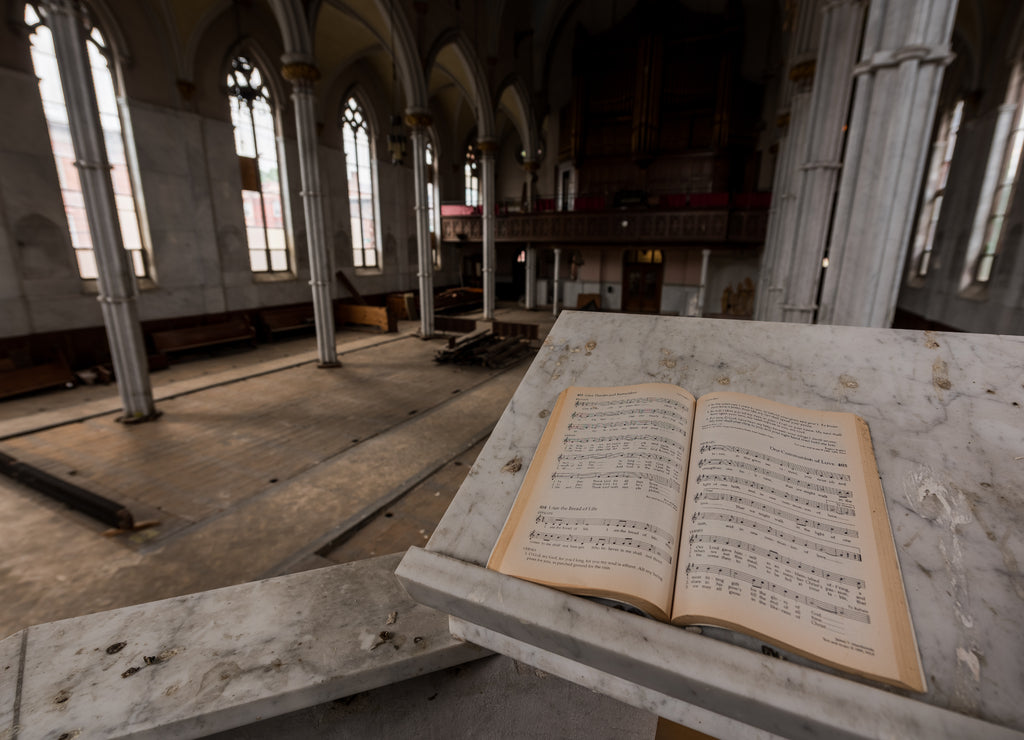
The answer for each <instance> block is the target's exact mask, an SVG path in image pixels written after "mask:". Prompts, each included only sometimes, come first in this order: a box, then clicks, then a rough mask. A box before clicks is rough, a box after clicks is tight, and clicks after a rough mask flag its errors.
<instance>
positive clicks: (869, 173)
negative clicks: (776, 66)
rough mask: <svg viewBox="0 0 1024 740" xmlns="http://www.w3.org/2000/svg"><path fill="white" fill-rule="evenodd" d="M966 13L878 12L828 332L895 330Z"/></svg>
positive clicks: (835, 243) (861, 69) (825, 298)
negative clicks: (837, 328)
mask: <svg viewBox="0 0 1024 740" xmlns="http://www.w3.org/2000/svg"><path fill="white" fill-rule="evenodd" d="M956 6H957V3H956V0H900V1H899V2H896V0H885V1H876V2H872V3H871V6H870V9H869V11H868V20H867V25H866V27H865V31H864V41H863V45H862V51H861V61H860V63H859V64H858V65H857V66H856V68H855V69H854V74H855V76H856V86H855V89H854V97H853V109H852V113H851V115H850V123H849V134H848V140H847V144H846V155H845V161H844V165H843V173H842V177H841V179H840V184H839V194H838V197H837V199H836V207H835V217H834V221H833V225H832V234H831V240H830V244H829V263H830V264H829V268H828V270H827V271H826V274H825V280H824V283H823V285H822V290H821V307H820V309H819V313H818V321H819V323H823V324H850V325H855V326H874V327H883V326H890V325H891V324H892V318H893V314H894V312H895V309H896V299H897V296H898V293H899V287H900V280H901V278H902V275H903V266H904V262H905V259H906V254H907V249H908V245H909V243H910V238H911V235H912V233H913V227H914V212H915V205H916V203H917V197H918V194H919V191H920V188H921V181H922V177H923V171H924V165H925V161H926V159H927V155H928V146H929V131H930V129H931V125H932V121H933V120H934V117H935V109H936V105H937V104H938V95H939V87H940V85H941V83H942V73H943V71H944V69H945V66H946V65H947V64H948V63H949V61H950V59H951V54H950V39H951V35H952V29H953V21H954V18H955V16H956Z"/></svg>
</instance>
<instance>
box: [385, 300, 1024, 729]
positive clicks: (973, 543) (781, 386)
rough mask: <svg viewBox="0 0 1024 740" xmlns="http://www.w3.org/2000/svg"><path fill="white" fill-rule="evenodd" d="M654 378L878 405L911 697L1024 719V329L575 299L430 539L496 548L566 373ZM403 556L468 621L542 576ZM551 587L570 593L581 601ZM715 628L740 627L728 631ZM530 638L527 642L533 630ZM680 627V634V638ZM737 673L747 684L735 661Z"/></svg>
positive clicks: (584, 378) (587, 378) (471, 559)
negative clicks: (592, 306)
mask: <svg viewBox="0 0 1024 740" xmlns="http://www.w3.org/2000/svg"><path fill="white" fill-rule="evenodd" d="M648 381H663V382H670V383H676V384H678V385H681V386H683V387H685V388H687V389H688V390H690V391H691V392H693V393H694V394H695V395H698V396H699V395H702V394H704V393H708V392H710V391H714V390H723V389H728V390H732V391H740V392H745V393H752V394H755V395H759V396H764V397H767V398H774V399H776V400H779V401H782V402H785V403H792V404H796V405H801V406H806V407H810V408H818V409H827V410H842V411H853V412H855V413H857V414H859V415H861V416H862V417H863V418H865V419H866V420H867V422H868V424H869V426H870V429H871V434H872V439H873V442H874V445H875V451H876V455H877V458H878V465H879V472H880V473H881V476H882V483H883V488H884V490H885V494H886V500H887V503H888V507H889V516H890V519H891V521H892V525H893V532H894V539H895V542H896V546H897V551H898V553H899V557H900V563H901V567H902V571H903V577H904V579H905V583H906V588H907V596H908V599H909V603H910V609H911V615H912V618H913V622H914V626H915V629H916V631H917V636H918V641H919V646H920V650H921V656H922V660H923V663H924V670H925V675H926V677H927V681H928V688H929V690H928V693H927V694H924V695H921V696H917V695H915V696H914V698H911V699H908V700H907V701H908V702H909V704H907V706H910V705H921V706H924V705H932V706H935V707H941V708H943V709H948V710H950V711H951V712H955V713H957V714H958V715H962V716H965V717H975V718H979V719H981V720H984V721H985V722H989V723H992V725H994V726H1000V727H1004V728H1012V729H1014V730H1017V731H1024V702H1022V701H1021V698H1022V697H1024V660H1022V656H1024V633H1022V632H1021V630H1020V626H1019V620H1020V617H1021V616H1022V615H1024V575H1022V573H1021V569H1020V564H1021V563H1022V562H1024V338H1021V337H996V336H990V335H972V334H943V333H932V332H911V331H897V330H876V329H858V328H851V327H829V326H803V325H790V324H770V323H763V322H734V321H722V320H710V319H690V318H676V317H644V316H629V315H616V314H600V313H582V312H567V313H563V314H562V316H561V317H560V318H559V320H558V322H557V323H556V324H555V326H554V328H553V329H552V331H551V333H550V334H549V335H548V338H547V340H546V342H545V343H544V346H543V347H542V348H541V351H540V352H539V353H538V355H537V358H536V359H535V361H534V363H533V365H532V367H531V368H530V370H529V372H528V373H527V375H526V377H525V378H524V380H523V382H522V384H521V386H520V388H519V390H518V391H517V392H516V394H515V396H514V397H513V399H512V401H511V403H510V404H509V407H508V409H507V410H506V412H505V414H504V415H503V416H502V418H501V420H500V421H499V423H498V425H497V427H496V428H495V431H494V433H493V434H492V436H491V438H490V440H489V442H488V444H487V445H486V446H485V448H484V450H483V452H482V453H481V455H480V457H479V459H478V460H477V463H476V464H475V465H474V467H473V469H472V471H471V473H470V475H469V477H468V478H467V480H466V482H465V484H464V485H463V487H462V489H461V490H460V492H459V494H458V496H456V498H455V500H454V501H453V503H452V505H451V507H450V508H449V510H448V512H447V514H446V516H445V518H444V519H443V520H442V522H441V524H440V526H439V527H438V528H437V530H436V531H435V533H434V536H433V537H432V538H431V540H430V542H429V543H428V544H427V550H428V551H429V553H437V554H439V555H444V556H448V557H451V558H454V559H455V560H457V561H462V562H463V563H468V564H472V565H475V566H482V565H483V564H484V563H485V562H486V560H487V557H488V555H489V554H490V550H491V548H492V546H493V544H494V542H495V540H496V539H497V535H498V532H499V530H500V528H501V526H502V524H503V523H504V520H505V517H506V515H507V513H508V510H509V508H510V507H511V505H512V501H513V500H514V498H515V495H516V493H517V491H518V488H519V485H520V483H521V482H522V478H523V476H524V474H525V471H526V467H527V465H528V463H529V461H530V459H531V457H532V454H533V452H534V449H535V447H536V444H537V441H538V440H539V438H540V434H541V432H542V431H543V428H544V425H545V423H546V417H547V414H548V411H549V410H550V409H551V407H552V405H553V403H554V400H555V398H556V396H557V395H558V393H559V392H560V391H561V390H562V389H564V388H565V387H567V386H569V385H596V386H599V385H618V384H626V383H638V382H648ZM516 457H520V458H521V459H522V461H523V466H522V468H521V469H520V470H519V471H518V472H516V473H511V472H507V471H508V468H506V467H505V466H506V463H507V462H508V461H509V460H511V459H514V458H516ZM513 467H514V466H513ZM415 562H418V563H420V564H421V565H423V564H424V561H415ZM407 564H408V565H409V566H410V567H406V566H403V567H402V568H400V570H399V575H400V577H404V578H406V579H408V580H409V581H410V582H413V581H419V585H421V586H423V587H424V588H425V590H426V591H429V592H432V593H433V594H434V596H432V597H431V598H429V599H428V600H427V603H430V604H431V605H433V606H435V607H437V608H441V609H445V610H447V611H450V612H451V613H453V614H456V615H457V616H459V617H461V618H464V619H465V620H466V621H468V622H474V620H473V618H472V617H470V616H467V615H466V614H465V613H462V612H464V611H465V610H471V609H472V608H476V607H477V606H479V605H480V604H483V603H487V602H490V603H491V604H495V603H497V604H504V605H505V606H509V605H511V604H518V603H521V601H522V600H524V599H531V598H535V592H534V591H532V590H530V591H529V592H525V591H521V590H520V588H519V587H520V586H524V587H525V586H527V585H529V584H523V583H519V582H515V583H513V584H508V583H504V582H502V583H501V585H500V587H499V586H497V585H496V583H497V582H495V581H493V580H492V579H487V578H486V577H485V576H486V575H491V574H486V573H482V574H480V577H479V578H473V579H468V577H467V578H463V579H462V580H461V581H459V580H457V581H455V582H452V583H450V584H448V586H450V589H448V591H447V594H445V588H442V587H440V586H438V584H432V583H429V580H430V578H432V577H434V575H436V569H434V566H433V565H430V566H426V565H424V567H423V571H424V573H422V574H421V573H417V572H416V567H415V564H414V561H407ZM421 575H422V576H423V577H422V578H421V577H420V576H421ZM470 583H472V586H470ZM410 587H411V588H415V586H410ZM417 595H419V594H417ZM555 598H556V600H557V603H558V604H559V605H560V608H564V609H577V608H578V607H579V605H580V604H582V603H584V602H583V601H582V600H580V599H577V598H575V597H570V596H565V595H561V594H557V595H556V597H555ZM503 609H504V607H502V606H498V607H496V608H494V609H489V610H488V611H487V614H486V618H484V617H481V621H478V622H476V624H478V625H480V626H482V627H484V628H487V629H490V630H493V631H495V632H499V633H500V632H502V630H503V629H507V628H508V619H507V614H506V613H504V612H503ZM611 618H613V619H617V620H626V619H630V617H628V616H627V615H624V614H622V615H620V614H614V615H613V617H611ZM531 620H532V622H534V623H535V624H534V627H536V628H537V629H539V630H540V631H542V632H543V631H544V630H547V631H548V634H550V635H551V637H552V640H551V643H550V644H547V645H546V646H545V649H546V650H548V651H550V652H554V653H557V654H560V655H563V656H566V657H571V658H573V659H575V660H578V661H580V662H581V663H583V664H587V665H591V664H592V657H593V656H592V655H590V654H589V652H587V651H584V652H583V653H582V654H571V653H572V651H575V650H578V649H580V643H579V642H577V641H575V640H571V639H564V640H562V639H559V638H557V636H556V634H557V631H558V630H557V627H556V620H555V616H554V615H551V614H548V613H547V612H544V611H542V610H540V609H534V610H531ZM553 620H554V621H553ZM574 628H575V629H577V630H581V631H582V633H583V634H578V636H579V637H580V639H583V640H585V641H586V643H587V644H593V645H602V644H603V642H602V640H604V639H610V636H609V635H604V636H602V635H598V634H593V633H590V632H588V631H587V630H588V629H589V623H585V624H583V625H582V626H580V625H576V626H575V627H574ZM645 629H646V628H645ZM650 629H653V630H654V631H655V632H656V633H657V634H659V635H660V633H661V631H663V630H667V631H668V632H667V633H666V635H665V636H663V637H659V639H660V640H662V644H663V645H664V646H665V649H666V650H669V651H670V654H672V655H673V656H674V657H675V658H676V659H677V660H683V659H684V658H685V655H686V654H687V651H689V650H691V645H692V644H694V643H693V641H692V640H690V639H689V638H688V637H683V635H684V634H685V633H684V632H683V631H681V630H678V629H677V628H671V627H665V626H663V625H655V624H652V625H650ZM634 630H635V627H634V625H633V624H632V623H630V627H629V629H625V628H622V629H620V630H619V631H618V632H617V633H615V634H614V640H613V642H612V645H613V647H611V648H608V650H611V651H612V652H613V653H614V654H615V655H617V656H619V657H621V658H622V659H623V660H626V661H628V660H629V656H631V655H634V654H635V653H636V650H637V649H638V648H639V647H640V640H639V638H637V637H636V636H635V635H634V634H633V632H634ZM529 632H530V633H531V634H532V629H531V630H530V631H529ZM711 632H712V633H713V634H714V635H715V636H718V637H723V638H725V639H733V638H732V637H731V633H724V631H721V630H714V631H711ZM505 634H509V633H508V632H506V633H505ZM669 634H674V635H676V637H675V638H671V637H669V636H668V635H669ZM511 636H513V637H516V635H511ZM704 637H705V636H704V635H702V636H700V638H699V639H704ZM518 639H521V640H523V641H524V642H530V637H529V635H524V636H519V637H518ZM673 639H675V640H680V641H681V642H680V643H679V645H678V646H676V647H674V648H673V647H672V645H673V644H674V643H673ZM682 641H685V643H684V642H682ZM735 641H737V642H741V643H742V642H746V643H747V644H749V641H744V640H740V639H736V640H735ZM705 642H709V644H711V645H719V644H720V643H718V642H712V641H707V640H705ZM534 644H536V643H534ZM684 644H685V646H684ZM755 647H757V646H756V645H755ZM723 649H724V647H723ZM753 655H754V656H755V657H756V659H757V660H756V665H757V666H758V670H761V671H771V670H772V669H771V668H770V666H771V665H772V664H773V662H776V661H774V660H773V659H769V658H766V657H764V656H761V655H760V653H753ZM524 659H525V658H524ZM808 665H811V664H808ZM791 668H793V669H797V670H798V671H800V672H801V673H799V675H800V676H803V677H804V678H802V679H801V681H802V684H803V685H811V684H812V683H814V682H816V681H819V680H822V679H824V678H825V677H826V676H827V673H826V672H825V671H823V670H819V669H817V668H815V667H803V666H795V665H790V666H787V668H786V670H789V669H791ZM610 672H611V673H613V674H615V675H622V674H621V672H618V671H617V670H612V671H610ZM767 675H772V674H771V673H769V674H767ZM636 678H639V677H634V680H636ZM662 679H663V680H664V681H666V682H667V684H666V685H671V686H677V687H681V688H680V689H679V691H685V690H688V689H686V687H687V686H689V685H691V684H692V682H693V680H695V679H694V678H693V676H692V675H683V672H680V673H678V674H677V673H674V672H671V671H670V672H669V674H666V675H662V676H660V678H659V681H660V680H662ZM595 680H596V679H595ZM645 680H646V679H645ZM730 680H735V682H736V686H742V685H743V684H744V676H743V675H740V674H739V673H737V674H735V675H732V678H731V679H730ZM650 683H651V682H650V681H648V682H647V685H648V686H650ZM827 685H829V686H832V687H834V690H835V695H834V696H833V697H832V699H833V700H834V701H835V703H836V705H837V706H841V707H844V713H843V715H842V716H841V717H840V718H838V719H837V720H836V722H837V725H842V724H844V723H846V724H849V726H855V725H856V722H855V720H856V719H857V718H858V717H859V716H860V715H862V714H863V707H861V706H859V705H854V704H850V703H849V702H847V701H846V700H845V698H844V692H847V691H849V690H850V687H851V686H855V683H854V681H853V680H852V679H847V678H843V679H837V680H836V681H830V682H829V683H828V684H827ZM656 686H657V687H659V688H661V690H662V691H665V693H668V694H670V695H673V696H676V697H677V698H679V694H678V693H673V692H672V691H667V690H666V689H665V688H663V687H661V684H660V683H658V684H656ZM595 688H596V687H595ZM865 688H866V687H865ZM723 690H726V689H723ZM858 690H859V688H858ZM870 691H871V692H873V693H872V694H870V696H877V697H884V696H895V695H896V694H895V692H892V691H890V690H881V689H874V688H872V689H870ZM795 695H797V696H799V692H796V694H795ZM733 699H734V700H735V701H733V702H732V703H729V702H727V703H726V706H725V707H724V708H722V710H721V712H722V713H723V714H726V715H727V716H731V717H736V713H737V712H739V713H744V710H743V706H745V703H746V702H747V701H748V700H747V699H745V698H744V696H743V694H742V693H741V692H738V691H737V692H736V693H735V694H734V695H733ZM879 700H880V699H879ZM703 701H704V697H702V696H697V697H696V700H694V701H693V703H695V704H698V705H699V706H706V703H702V702H703ZM730 707H732V708H731V709H730ZM794 716H795V715H794ZM780 729H781V730H784V733H783V734H792V733H793V731H794V730H795V729H797V725H796V724H794V725H793V726H788V725H787V726H785V727H776V729H775V730H773V731H779V730H780Z"/></svg>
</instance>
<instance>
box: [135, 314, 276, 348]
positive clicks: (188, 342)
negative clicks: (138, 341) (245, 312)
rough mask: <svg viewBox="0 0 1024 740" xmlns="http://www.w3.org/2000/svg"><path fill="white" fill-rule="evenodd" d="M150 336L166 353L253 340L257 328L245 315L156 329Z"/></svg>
mask: <svg viewBox="0 0 1024 740" xmlns="http://www.w3.org/2000/svg"><path fill="white" fill-rule="evenodd" d="M150 336H151V337H152V339H153V346H154V347H155V348H156V351H157V352H159V353H160V354H165V353H167V352H180V351H183V350H187V349H197V348H199V347H211V346H214V345H218V344H227V343H229V342H240V341H249V342H252V340H253V338H254V337H255V336H256V330H255V329H253V327H252V324H251V323H249V319H248V318H246V317H245V316H235V317H233V318H231V319H229V320H227V321H222V322H219V323H217V324H202V325H200V326H188V327H185V328H183V329H169V330H167V331H156V332H153V333H152V334H151V335H150Z"/></svg>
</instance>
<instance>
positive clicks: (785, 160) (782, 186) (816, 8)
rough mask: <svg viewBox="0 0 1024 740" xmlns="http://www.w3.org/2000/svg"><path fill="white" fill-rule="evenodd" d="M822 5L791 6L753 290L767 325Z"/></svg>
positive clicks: (817, 0) (775, 300)
mask: <svg viewBox="0 0 1024 740" xmlns="http://www.w3.org/2000/svg"><path fill="white" fill-rule="evenodd" d="M821 2H822V0H808V1H807V2H801V3H799V4H797V5H796V6H795V7H796V11H797V16H796V20H795V22H794V24H793V29H792V32H791V36H790V42H789V52H788V58H787V63H788V67H789V71H788V73H787V75H786V78H785V79H784V80H783V81H782V85H781V88H780V91H779V100H780V103H779V109H778V113H779V120H778V125H779V126H780V127H782V128H783V129H784V132H785V133H784V135H783V136H782V137H781V138H780V140H779V160H778V163H777V165H776V168H775V179H774V182H773V183H772V209H771V214H770V217H769V219H768V234H767V235H766V238H765V247H764V254H763V255H762V258H761V272H760V279H759V289H758V291H757V298H756V303H755V309H754V316H755V318H758V319H764V320H768V321H781V320H782V305H783V303H784V302H785V296H786V290H787V282H788V275H789V266H790V264H791V262H792V252H793V243H794V239H795V233H796V232H795V228H796V216H797V208H798V205H799V199H798V194H799V192H800V182H801V178H802V173H801V171H800V169H799V168H800V165H801V164H802V163H803V162H804V161H805V160H806V152H807V144H808V138H809V137H808V125H809V124H808V109H809V102H810V96H811V83H812V81H813V79H814V67H815V61H814V60H815V56H816V55H817V53H818V46H817V45H818V36H819V33H818V28H819V25H818V24H819V22H820V7H821Z"/></svg>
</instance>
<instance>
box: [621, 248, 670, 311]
mask: <svg viewBox="0 0 1024 740" xmlns="http://www.w3.org/2000/svg"><path fill="white" fill-rule="evenodd" d="M638 251H639V252H640V254H639V255H638ZM652 251H653V252H654V253H655V254H656V255H657V256H656V257H655V256H654V255H652V254H651V252H646V253H644V252H643V251H640V250H627V251H626V254H625V256H624V258H623V265H622V310H623V311H625V312H626V313H659V312H660V311H661V283H662V278H663V275H664V265H662V263H661V254H660V251H659V250H652ZM638 257H639V259H638ZM645 258H646V259H645ZM640 260H644V261H640ZM655 260H656V261H655Z"/></svg>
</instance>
